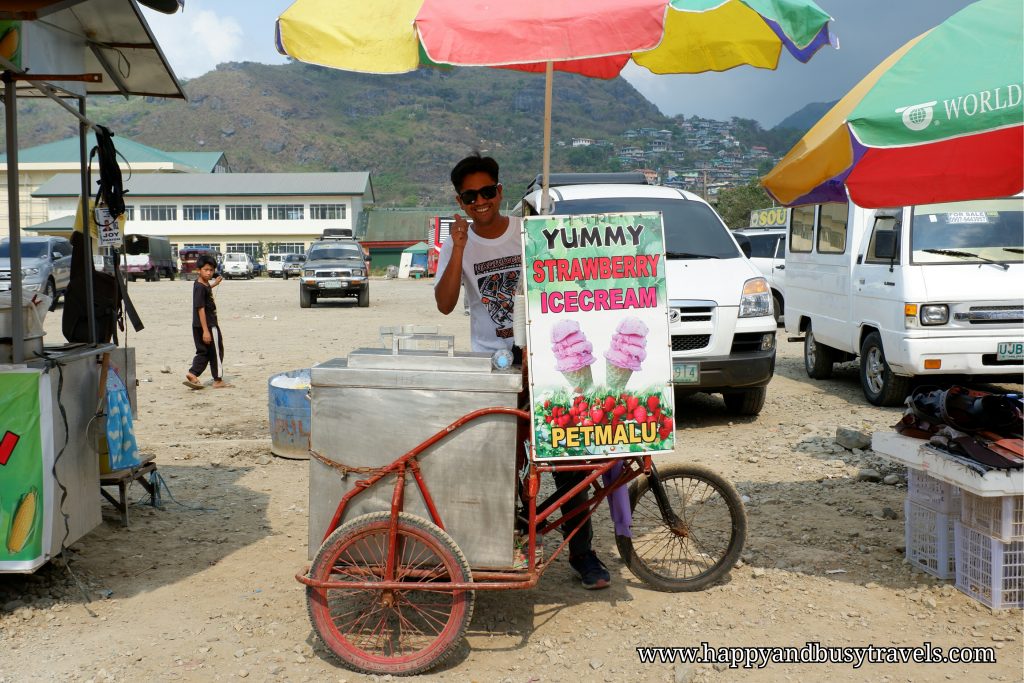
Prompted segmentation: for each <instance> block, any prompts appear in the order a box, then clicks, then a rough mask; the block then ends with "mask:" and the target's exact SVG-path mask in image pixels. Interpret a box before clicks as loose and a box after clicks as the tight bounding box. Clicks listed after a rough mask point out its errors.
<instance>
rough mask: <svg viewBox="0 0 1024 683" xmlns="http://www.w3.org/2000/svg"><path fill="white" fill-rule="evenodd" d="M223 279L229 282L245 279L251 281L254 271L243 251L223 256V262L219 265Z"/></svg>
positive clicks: (250, 260)
mask: <svg viewBox="0 0 1024 683" xmlns="http://www.w3.org/2000/svg"><path fill="white" fill-rule="evenodd" d="M221 265H222V268H223V272H224V277H226V278H228V279H229V280H233V279H235V278H238V277H240V278H245V279H246V280H251V279H252V278H253V272H254V271H255V269H254V268H253V266H252V259H250V258H249V255H248V254H246V253H245V252H243V251H229V252H227V253H225V254H224V262H223V263H222V264H221Z"/></svg>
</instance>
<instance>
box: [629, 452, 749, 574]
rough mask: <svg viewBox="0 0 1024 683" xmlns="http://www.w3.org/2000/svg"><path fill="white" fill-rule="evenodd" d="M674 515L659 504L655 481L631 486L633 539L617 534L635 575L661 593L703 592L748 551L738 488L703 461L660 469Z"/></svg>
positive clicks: (630, 500) (641, 480) (644, 480)
mask: <svg viewBox="0 0 1024 683" xmlns="http://www.w3.org/2000/svg"><path fill="white" fill-rule="evenodd" d="M657 477H658V479H659V480H660V481H661V484H662V487H663V488H664V489H665V495H666V497H667V498H668V503H669V506H670V507H671V509H672V512H671V516H672V519H668V520H666V519H665V518H664V516H663V515H662V513H661V509H660V508H659V507H658V501H657V500H656V498H655V495H654V491H652V490H651V481H650V479H649V478H648V477H641V478H639V479H637V480H635V481H634V482H633V484H632V485H631V486H630V487H629V504H630V507H631V508H632V511H633V537H632V538H627V537H625V536H616V537H615V541H616V543H617V545H618V548H619V555H620V556H622V560H623V561H624V562H625V563H626V566H628V567H629V570H630V571H631V572H633V574H634V575H635V576H636V577H637V578H638V579H640V580H641V581H643V582H644V583H646V584H648V585H649V586H651V587H652V588H655V589H657V590H660V591H668V592H681V591H697V590H702V589H704V588H706V587H707V586H710V585H711V584H713V583H715V582H716V581H718V580H719V579H721V578H722V577H723V576H725V574H727V573H728V572H729V570H730V569H732V567H733V565H734V564H736V560H737V559H738V558H739V556H740V551H741V550H742V549H743V542H744V539H745V537H746V533H747V517H746V513H745V512H744V510H743V502H742V501H741V500H740V497H739V494H737V493H736V489H734V488H733V487H732V485H731V484H730V483H729V482H727V481H726V480H725V479H723V478H722V477H720V476H719V475H718V474H716V473H714V472H712V471H711V470H709V469H707V468H705V467H700V466H698V465H669V466H668V467H664V468H662V469H659V470H658V471H657Z"/></svg>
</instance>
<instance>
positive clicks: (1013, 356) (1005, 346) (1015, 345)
mask: <svg viewBox="0 0 1024 683" xmlns="http://www.w3.org/2000/svg"><path fill="white" fill-rule="evenodd" d="M996 360H1020V361H1024V342H999V346H997V347H996Z"/></svg>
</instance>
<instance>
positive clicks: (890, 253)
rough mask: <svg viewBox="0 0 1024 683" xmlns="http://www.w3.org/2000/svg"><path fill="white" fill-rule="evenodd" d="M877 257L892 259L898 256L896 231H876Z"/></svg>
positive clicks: (886, 259)
mask: <svg viewBox="0 0 1024 683" xmlns="http://www.w3.org/2000/svg"><path fill="white" fill-rule="evenodd" d="M875 258H877V259H882V260H885V261H892V260H893V259H894V258H896V231H895V230H884V231H881V230H880V231H879V232H877V233H875Z"/></svg>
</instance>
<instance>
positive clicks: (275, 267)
mask: <svg viewBox="0 0 1024 683" xmlns="http://www.w3.org/2000/svg"><path fill="white" fill-rule="evenodd" d="M285 256H287V254H267V275H269V276H270V277H281V275H282V273H281V267H282V266H283V265H284V257H285Z"/></svg>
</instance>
